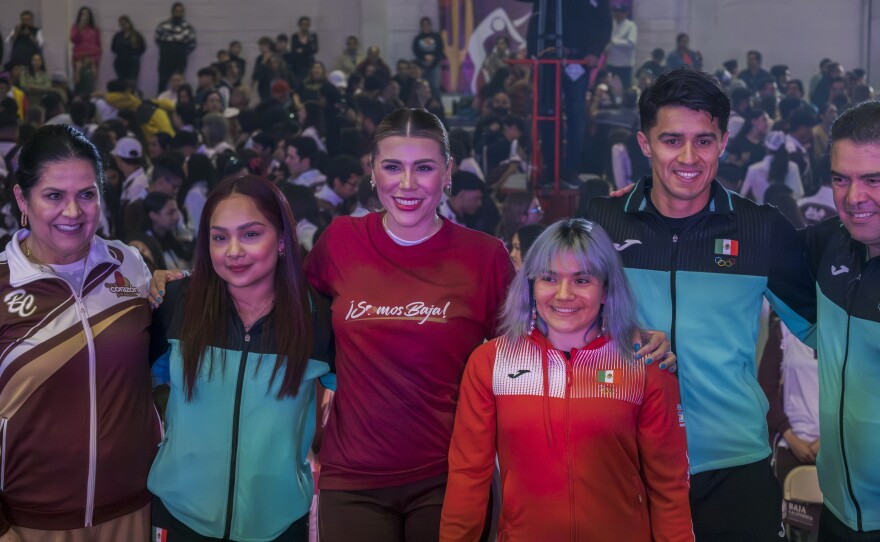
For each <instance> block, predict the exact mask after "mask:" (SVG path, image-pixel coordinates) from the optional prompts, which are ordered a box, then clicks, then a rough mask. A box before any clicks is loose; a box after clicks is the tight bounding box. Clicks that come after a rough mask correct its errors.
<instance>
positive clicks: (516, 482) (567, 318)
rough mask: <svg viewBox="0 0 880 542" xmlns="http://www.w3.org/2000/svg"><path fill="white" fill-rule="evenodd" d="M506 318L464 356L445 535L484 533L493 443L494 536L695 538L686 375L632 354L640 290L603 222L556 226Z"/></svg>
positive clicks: (535, 251) (522, 275) (530, 258)
mask: <svg viewBox="0 0 880 542" xmlns="http://www.w3.org/2000/svg"><path fill="white" fill-rule="evenodd" d="M501 319H502V321H501V331H502V332H503V335H502V336H500V337H499V338H497V339H494V340H492V341H489V342H488V343H485V344H483V345H481V346H480V347H478V348H477V349H476V350H475V351H474V353H473V354H472V355H471V357H470V359H469V360H468V363H467V367H466V368H465V373H464V377H463V379H462V384H461V391H460V399H459V404H458V411H457V414H456V418H455V426H454V429H453V433H452V443H451V446H450V448H449V479H448V483H447V486H446V496H445V499H444V501H443V512H442V518H441V525H440V540H441V541H448V542H453V541H454V542H464V541H476V540H478V539H479V536H480V533H481V531H482V530H483V522H484V520H485V513H484V511H485V508H486V499H487V493H488V487H489V485H490V483H491V481H492V471H493V469H494V468H495V457H496V453H497V456H498V461H499V464H500V468H501V480H502V498H501V517H500V523H499V529H498V536H499V540H506V541H509V542H514V541H532V540H554V541H559V540H572V541H597V542H598V541H605V540H626V541H628V542H639V541H645V542H650V541H686V540H687V541H693V540H694V534H693V528H692V525H691V514H690V504H689V501H688V489H689V488H688V485H689V484H688V461H687V444H686V441H685V431H684V421H683V420H684V418H683V417H682V413H681V412H682V411H681V406H680V402H679V401H680V400H679V392H678V383H677V381H676V379H675V378H674V377H673V376H672V375H670V374H663V373H662V372H661V371H660V370H659V368H658V367H657V365H656V364H654V365H645V364H642V363H640V362H639V361H637V358H636V355H635V353H634V352H633V348H632V346H633V345H632V343H631V342H630V341H629V338H630V337H632V336H633V333H634V332H636V330H637V323H636V308H635V302H634V301H633V295H632V292H631V291H630V288H629V285H628V283H627V280H626V276H625V275H624V272H623V265H622V263H621V260H620V257H619V256H618V254H617V252H616V251H615V250H614V247H613V246H612V244H611V239H610V238H609V237H608V235H607V234H606V233H605V231H604V230H602V228H600V227H599V226H597V225H595V224H594V223H592V222H588V221H586V220H584V219H578V218H574V219H565V220H562V221H559V222H557V223H555V224H553V225H552V226H550V227H549V228H547V230H546V231H544V233H542V234H541V235H540V236H539V237H538V239H537V240H536V241H535V244H534V245H532V248H531V249H530V250H529V252H528V254H527V255H526V258H525V261H524V264H523V268H522V269H521V270H520V271H519V273H518V274H517V276H516V278H515V279H514V281H513V284H512V285H511V288H510V292H509V293H508V296H507V300H506V302H505V304H504V308H503V309H502V313H501ZM670 357H671V356H670Z"/></svg>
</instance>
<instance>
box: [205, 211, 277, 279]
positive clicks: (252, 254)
mask: <svg viewBox="0 0 880 542" xmlns="http://www.w3.org/2000/svg"><path fill="white" fill-rule="evenodd" d="M208 224H209V227H210V234H209V236H210V237H209V239H210V252H211V264H212V265H213V266H214V271H216V272H217V275H218V276H219V277H220V279H221V280H223V282H225V283H226V285H227V287H228V288H229V289H230V290H237V291H238V292H242V293H243V292H244V291H247V290H256V291H265V289H266V288H267V287H271V286H272V284H273V283H274V280H275V268H276V267H277V265H278V253H279V251H281V250H283V249H284V241H283V240H281V238H280V237H279V234H278V231H277V230H276V229H275V227H274V226H273V225H272V223H271V222H270V221H269V219H268V218H266V217H265V215H263V213H261V212H260V210H259V208H258V207H257V205H256V204H255V203H254V200H253V199H251V198H250V197H248V196H243V195H241V194H233V195H231V196H229V197H228V198H226V199H224V200H223V201H221V202H220V203H219V204H217V207H216V208H215V209H214V212H213V213H212V214H211V218H210V220H209V221H208Z"/></svg>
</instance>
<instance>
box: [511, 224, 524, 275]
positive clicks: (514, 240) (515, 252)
mask: <svg viewBox="0 0 880 542" xmlns="http://www.w3.org/2000/svg"><path fill="white" fill-rule="evenodd" d="M510 259H511V260H513V268H514V269H516V270H517V271H519V270H520V269H522V264H523V253H522V244H521V243H520V241H519V234H518V233H514V234H513V237H511V238H510Z"/></svg>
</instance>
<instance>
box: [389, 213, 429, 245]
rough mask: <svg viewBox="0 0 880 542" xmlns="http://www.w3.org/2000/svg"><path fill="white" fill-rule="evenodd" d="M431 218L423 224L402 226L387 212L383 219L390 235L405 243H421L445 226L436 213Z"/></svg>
mask: <svg viewBox="0 0 880 542" xmlns="http://www.w3.org/2000/svg"><path fill="white" fill-rule="evenodd" d="M431 217H432V219H431V220H425V221H423V223H419V224H414V225H412V226H401V225H400V224H398V223H397V221H396V220H394V217H393V216H391V214H390V213H387V212H386V213H385V215H384V216H383V217H382V224H383V226H384V227H385V229H387V230H388V233H390V234H391V235H393V236H394V237H397V238H398V239H401V240H403V241H420V240H426V239H427V238H428V237H431V236H432V235H434V234H435V233H437V232H438V231H440V228H441V227H442V225H443V221H442V220H441V218H440V217H439V216H438V215H437V214H436V213H434V214H432V215H431Z"/></svg>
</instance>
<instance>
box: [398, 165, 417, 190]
mask: <svg viewBox="0 0 880 542" xmlns="http://www.w3.org/2000/svg"><path fill="white" fill-rule="evenodd" d="M415 187H416V179H415V175H413V173H412V171H410V170H408V169H404V170H403V172H402V173H401V174H400V188H401V189H402V190H412V189H413V188H415Z"/></svg>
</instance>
